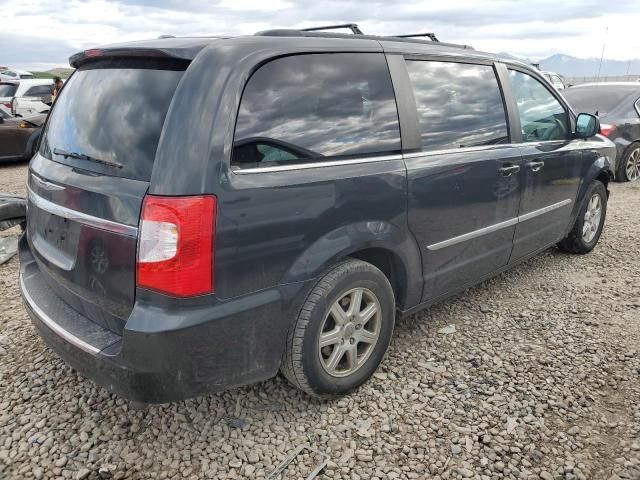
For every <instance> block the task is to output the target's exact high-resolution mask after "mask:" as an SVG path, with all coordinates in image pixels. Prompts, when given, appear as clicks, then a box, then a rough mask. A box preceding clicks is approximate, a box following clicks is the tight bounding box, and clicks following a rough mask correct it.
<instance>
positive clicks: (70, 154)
mask: <svg viewBox="0 0 640 480" xmlns="http://www.w3.org/2000/svg"><path fill="white" fill-rule="evenodd" d="M53 153H55V154H56V155H62V156H63V157H64V158H76V159H79V160H88V161H89V162H95V163H101V164H102V165H107V166H109V167H115V168H122V164H120V163H116V162H109V161H107V160H101V159H99V158H94V157H90V156H89V155H85V154H84V153H77V152H68V151H67V150H62V149H61V148H54V149H53Z"/></svg>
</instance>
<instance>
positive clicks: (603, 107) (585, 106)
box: [562, 85, 640, 116]
mask: <svg viewBox="0 0 640 480" xmlns="http://www.w3.org/2000/svg"><path fill="white" fill-rule="evenodd" d="M633 92H634V90H633V89H629V88H611V87H605V86H595V85H594V86H593V87H577V88H569V89H566V90H564V91H563V92H562V94H563V95H564V98H565V99H566V100H567V102H569V105H571V106H572V107H573V109H574V111H575V112H576V113H591V114H595V113H596V112H597V113H598V115H600V116H602V115H605V114H607V113H609V112H611V111H612V110H613V109H614V108H616V107H617V106H618V105H619V104H620V103H621V102H622V101H623V100H624V99H625V98H627V97H628V96H630V95H631V94H632V93H633ZM638 93H639V95H638V96H640V88H638ZM631 103H632V102H629V105H630V106H631Z"/></svg>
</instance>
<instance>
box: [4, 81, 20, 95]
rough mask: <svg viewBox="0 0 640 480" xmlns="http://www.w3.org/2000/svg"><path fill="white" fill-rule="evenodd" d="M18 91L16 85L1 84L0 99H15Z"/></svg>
mask: <svg viewBox="0 0 640 480" xmlns="http://www.w3.org/2000/svg"><path fill="white" fill-rule="evenodd" d="M17 89H18V85H16V84H15V83H0V97H13V96H14V95H15V94H16V90H17Z"/></svg>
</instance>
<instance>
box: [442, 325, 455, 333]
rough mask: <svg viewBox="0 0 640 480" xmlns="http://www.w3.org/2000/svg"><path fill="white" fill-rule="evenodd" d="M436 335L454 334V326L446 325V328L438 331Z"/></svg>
mask: <svg viewBox="0 0 640 480" xmlns="http://www.w3.org/2000/svg"><path fill="white" fill-rule="evenodd" d="M438 333H441V334H443V335H451V334H452V333H456V326H455V325H447V326H446V327H442V328H440V329H438Z"/></svg>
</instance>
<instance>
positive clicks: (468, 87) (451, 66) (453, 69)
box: [407, 61, 508, 150]
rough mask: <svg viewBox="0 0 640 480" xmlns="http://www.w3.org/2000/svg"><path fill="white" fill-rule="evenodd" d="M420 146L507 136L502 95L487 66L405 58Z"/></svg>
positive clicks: (457, 145)
mask: <svg viewBox="0 0 640 480" xmlns="http://www.w3.org/2000/svg"><path fill="white" fill-rule="evenodd" d="M407 68H408V70H409V78H410V79H411V83H412V85H413V90H414V96H415V100H416V106H417V108H418V121H419V122H420V132H421V136H422V147H423V148H424V149H431V150H433V149H442V148H460V147H472V146H477V145H492V144H497V143H506V142H508V133H507V121H506V115H505V112H504V104H503V102H502V95H501V94H500V88H499V87H498V82H497V80H496V76H495V73H494V71H493V67H490V66H487V65H471V64H466V63H453V62H436V61H407Z"/></svg>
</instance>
